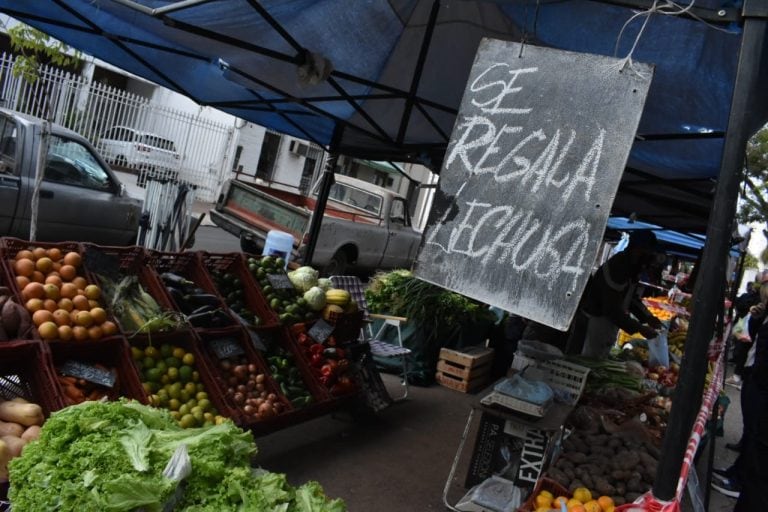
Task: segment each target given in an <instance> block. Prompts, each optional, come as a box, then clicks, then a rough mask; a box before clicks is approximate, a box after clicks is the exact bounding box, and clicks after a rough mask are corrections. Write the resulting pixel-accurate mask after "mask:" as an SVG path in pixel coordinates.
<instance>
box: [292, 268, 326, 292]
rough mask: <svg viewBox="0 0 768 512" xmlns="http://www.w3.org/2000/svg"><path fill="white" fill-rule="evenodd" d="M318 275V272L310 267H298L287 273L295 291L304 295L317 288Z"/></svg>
mask: <svg viewBox="0 0 768 512" xmlns="http://www.w3.org/2000/svg"><path fill="white" fill-rule="evenodd" d="M318 275H319V272H318V271H317V270H315V269H313V268H312V267H299V268H297V269H296V270H294V271H292V272H288V279H290V280H291V283H293V287H294V288H296V290H298V291H299V292H301V293H304V292H306V291H307V290H309V289H310V288H312V287H313V286H317V276H318Z"/></svg>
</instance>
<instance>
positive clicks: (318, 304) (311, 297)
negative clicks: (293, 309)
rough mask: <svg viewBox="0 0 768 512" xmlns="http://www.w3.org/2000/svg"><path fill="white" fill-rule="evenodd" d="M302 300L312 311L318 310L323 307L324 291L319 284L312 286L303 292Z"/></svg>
mask: <svg viewBox="0 0 768 512" xmlns="http://www.w3.org/2000/svg"><path fill="white" fill-rule="evenodd" d="M304 300H305V301H307V306H309V309H311V310H312V311H320V310H321V309H323V308H324V307H325V291H324V290H323V289H322V288H320V287H319V286H313V287H312V288H310V289H309V290H307V291H306V292H305V293H304Z"/></svg>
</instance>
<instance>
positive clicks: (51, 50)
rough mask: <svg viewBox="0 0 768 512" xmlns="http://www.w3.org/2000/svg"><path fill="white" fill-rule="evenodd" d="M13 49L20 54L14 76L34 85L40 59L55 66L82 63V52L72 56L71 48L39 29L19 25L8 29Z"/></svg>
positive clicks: (74, 53) (76, 52)
mask: <svg viewBox="0 0 768 512" xmlns="http://www.w3.org/2000/svg"><path fill="white" fill-rule="evenodd" d="M8 36H9V37H10V38H11V48H13V50H14V51H16V52H18V53H19V56H18V58H17V59H16V64H15V65H14V67H13V75H14V76H16V77H18V76H21V77H22V78H24V80H26V81H27V82H31V83H34V82H35V81H36V80H37V78H38V76H39V70H40V64H41V63H40V59H46V60H48V61H50V63H51V64H53V65H54V66H59V67H70V66H76V65H77V64H78V63H79V62H80V52H79V51H76V50H75V51H74V52H73V53H72V54H71V55H70V53H69V52H70V51H71V50H72V48H71V47H69V46H68V45H66V44H64V43H62V42H61V41H59V40H57V39H54V38H52V37H50V36H49V35H48V34H46V33H44V32H41V31H39V30H37V29H34V28H32V27H30V26H29V25H25V24H23V23H19V24H18V25H15V26H13V27H11V28H10V29H8Z"/></svg>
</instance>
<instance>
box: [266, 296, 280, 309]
mask: <svg viewBox="0 0 768 512" xmlns="http://www.w3.org/2000/svg"><path fill="white" fill-rule="evenodd" d="M280 305H281V302H280V299H278V298H274V299H272V300H271V301H269V307H271V308H272V309H278V308H280Z"/></svg>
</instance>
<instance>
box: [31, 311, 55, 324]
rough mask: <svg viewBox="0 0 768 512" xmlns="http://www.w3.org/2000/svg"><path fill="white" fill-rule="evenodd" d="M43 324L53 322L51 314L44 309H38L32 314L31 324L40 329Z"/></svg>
mask: <svg viewBox="0 0 768 512" xmlns="http://www.w3.org/2000/svg"><path fill="white" fill-rule="evenodd" d="M45 322H53V313H51V312H50V311H48V310H46V309H38V310H37V311H35V312H34V313H33V314H32V323H33V324H35V325H36V326H37V327H40V326H41V325H42V324H44V323H45Z"/></svg>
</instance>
